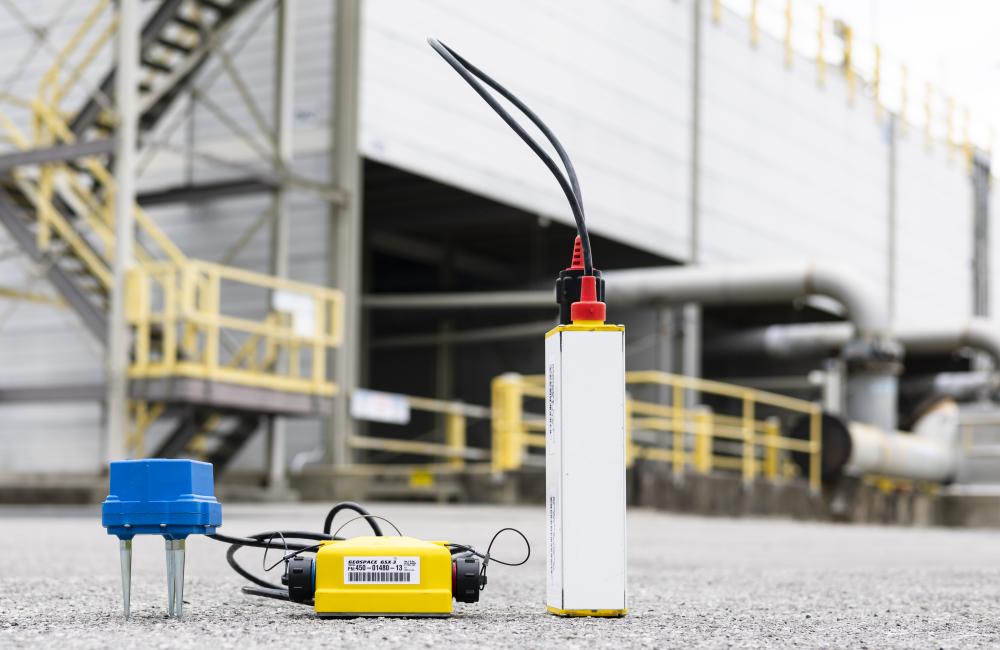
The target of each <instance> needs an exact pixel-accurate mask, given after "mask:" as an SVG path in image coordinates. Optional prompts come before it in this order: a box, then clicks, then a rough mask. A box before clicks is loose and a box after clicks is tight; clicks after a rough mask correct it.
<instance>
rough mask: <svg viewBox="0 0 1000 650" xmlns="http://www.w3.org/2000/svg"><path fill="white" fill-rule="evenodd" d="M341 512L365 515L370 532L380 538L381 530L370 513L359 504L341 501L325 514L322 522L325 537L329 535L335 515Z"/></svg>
mask: <svg viewBox="0 0 1000 650" xmlns="http://www.w3.org/2000/svg"><path fill="white" fill-rule="evenodd" d="M342 510H353V511H354V512H356V513H358V514H359V515H365V519H366V521H367V522H368V525H369V526H371V528H372V532H373V533H375V534H376V535H378V536H379V537H381V536H382V528H381V527H379V525H378V522H377V521H375V519H373V518H372V517H371V516H370V515H371V514H372V513H370V512H368V510H366V509H365V507H364V506H362V505H361V504H360V503H354V502H353V501H341V502H340V503H338V504H337V505H335V506H333V507H332V508H330V512H328V513H327V515H326V520H325V521H324V522H323V532H324V533H326V534H327V535H329V534H330V530H331V529H332V528H333V518H334V517H336V516H337V513H339V512H341V511H342Z"/></svg>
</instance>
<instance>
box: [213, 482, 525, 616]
mask: <svg viewBox="0 0 1000 650" xmlns="http://www.w3.org/2000/svg"><path fill="white" fill-rule="evenodd" d="M344 510H352V511H354V512H357V513H359V515H360V516H358V517H355V518H354V519H351V520H349V521H347V522H345V523H344V526H346V525H347V524H349V523H351V521H354V520H355V519H364V520H365V521H367V522H368V525H369V526H370V527H371V529H372V531H373V532H374V533H375V535H376V536H379V537H381V536H382V529H381V528H380V527H379V526H378V523H377V522H376V518H381V517H378V516H377V515H373V514H371V513H370V512H368V511H367V510H366V509H365V508H364V507H362V506H361V505H359V504H357V503H353V502H350V501H345V502H343V503H338V504H337V505H335V506H334V507H333V508H332V509H331V510H330V512H329V513H328V514H327V516H326V520H325V521H324V524H323V528H324V532H322V533H314V532H309V531H303V530H274V531H266V532H263V533H256V534H254V535H249V536H247V537H232V536H229V535H220V534H218V533H217V534H215V535H209V536H208V537H209V538H211V539H214V540H216V541H219V542H223V543H224V544H229V548H228V549H227V550H226V562H227V563H228V564H229V566H230V567H231V568H232V569H233V571H235V572H236V573H237V574H238V575H240V576H242V577H243V578H245V579H246V580H248V581H249V582H252V583H253V584H255V585H257V586H256V587H250V586H244V587H242V591H243V593H245V594H249V595H251V596H261V597H264V598H274V599H277V600H284V601H289V597H288V588H287V587H286V586H284V585H280V584H276V583H273V582H268V581H267V580H264V579H263V578H259V577H257V576H256V575H254V574H253V573H251V572H250V571H248V570H247V569H245V568H244V567H243V566H242V565H241V564H240V563H239V562H238V561H237V560H236V553H237V551H239V550H240V549H241V548H243V547H250V548H262V549H264V550H265V556H264V558H263V560H262V561H263V562H264V570H265V571H270V570H272V569H274V568H275V567H277V566H278V565H279V564H281V563H282V562H288V560H290V559H292V558H293V557H295V556H297V555H300V554H302V553H315V552H317V551H318V550H319V549H320V547H321V546H322V544H302V543H296V542H293V541H289V540H308V541H313V542H325V541H331V540H342V539H344V538H342V537H337V536H336V535H331V534H330V528H331V526H332V525H333V520H334V518H335V517H336V516H337V513H339V512H342V511H344ZM382 519H384V518H382ZM384 521H387V522H389V524H390V525H392V527H393V528H396V526H395V524H393V523H392V522H391V521H389V520H388V519H384ZM344 526H341V528H343V527H344ZM338 531H339V529H338ZM396 531H397V532H399V529H398V528H396ZM506 531H511V532H514V533H517V534H518V535H520V536H521V539H523V540H524V545H525V547H526V548H527V553H526V554H525V556H524V559H522V560H521V561H519V562H506V561H504V560H498V559H495V558H494V557H493V556H492V552H493V544H494V543H495V542H496V540H497V538H498V537H500V535H501V534H502V533H504V532H506ZM276 538H280V539H279V541H275V539H276ZM447 546H448V548H449V550H450V552H451V554H452V555H453V556H454V555H456V554H460V553H469V554H471V555H475V556H476V557H479V558H481V559H482V560H483V564H482V568H481V569H480V575H481V576H482V577H483V583H482V584H483V586H485V582H486V581H485V576H486V567H487V566H488V565H489V563H490V562H491V561H492V562H496V563H497V564H502V565H504V566H521V565H522V564H524V563H525V562H527V561H528V559H529V558H530V557H531V544H530V543H529V542H528V538H527V537H526V536H525V534H524V533H522V532H521V531H519V530H517V529H516V528H501V529H500V530H498V531H497V532H496V533H495V534H494V535H493V538H492V539H491V540H490V543H489V546H488V547H487V548H486V552H485V553H481V552H479V551H477V550H476V549H474V548H472V547H471V546H469V545H467V544H448V545H447ZM270 549H282V550H283V551H284V554H283V555H282V557H281V559H280V560H278V561H277V562H275V563H273V564H272V565H271V566H268V565H267V563H266V561H267V551H268V550H270ZM303 604H306V605H310V604H311V603H308V602H307V603H303Z"/></svg>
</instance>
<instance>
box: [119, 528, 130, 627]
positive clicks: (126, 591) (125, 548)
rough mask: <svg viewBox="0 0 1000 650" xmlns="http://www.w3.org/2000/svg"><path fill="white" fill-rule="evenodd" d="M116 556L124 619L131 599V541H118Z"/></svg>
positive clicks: (128, 610) (128, 611)
mask: <svg viewBox="0 0 1000 650" xmlns="http://www.w3.org/2000/svg"><path fill="white" fill-rule="evenodd" d="M118 556H119V559H120V560H121V565H122V605H123V606H124V612H125V618H128V617H129V613H130V611H131V609H130V601H131V599H132V540H130V539H119V540H118Z"/></svg>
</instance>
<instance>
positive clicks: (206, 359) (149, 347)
mask: <svg viewBox="0 0 1000 650" xmlns="http://www.w3.org/2000/svg"><path fill="white" fill-rule="evenodd" d="M224 286H225V287H226V290H225V291H224V289H223V287H224ZM248 289H249V290H257V291H258V292H259V293H260V294H261V295H260V300H259V301H257V303H258V304H266V300H267V293H269V292H270V293H278V292H281V293H284V294H290V295H293V296H295V297H296V298H297V299H300V300H301V301H302V302H303V304H304V305H306V306H308V307H309V309H307V310H306V312H307V313H306V314H304V315H303V314H299V315H297V317H298V318H311V322H306V323H301V322H296V321H295V320H294V319H293V318H285V317H279V316H277V315H275V314H273V313H272V314H269V315H268V316H266V317H265V318H264V320H263V321H261V320H257V319H250V318H245V317H241V316H238V315H236V314H235V313H227V310H226V309H224V307H223V300H222V296H223V294H224V293H228V292H229V291H232V292H233V293H234V294H237V295H240V294H243V295H245V294H246V293H247V291H248ZM126 295H127V300H126V304H127V306H128V309H127V313H128V319H129V323H130V325H131V326H132V327H133V329H134V331H135V335H136V336H135V358H134V361H133V363H132V366H131V368H130V370H129V376H130V377H132V378H134V379H139V378H152V377H168V376H184V377H192V378H197V379H207V380H212V381H225V382H230V383H236V384H243V385H248V386H257V387H265V388H272V389H276V390H282V391H290V392H300V393H309V394H313V395H333V394H334V392H335V390H336V387H335V386H334V384H333V382H332V381H330V380H329V379H328V373H327V369H326V359H327V352H328V351H329V350H330V349H332V348H334V347H337V346H338V345H340V342H341V336H342V333H341V330H340V327H341V319H340V313H341V310H342V297H341V294H340V292H339V291H337V290H334V289H327V288H324V287H318V286H314V285H309V284H304V283H300V282H293V281H291V280H286V279H282V278H277V277H274V276H269V275H263V274H260V273H254V272H251V271H245V270H243V269H236V268H232V267H227V266H222V265H219V264H213V263H210V262H202V261H198V260H188V261H186V262H185V263H184V264H183V265H177V264H174V263H171V262H150V263H147V264H144V265H141V266H139V267H136V268H134V269H132V270H131V271H130V274H129V278H128V287H127V292H126ZM224 335H229V336H231V337H232V338H233V339H235V340H237V341H239V347H238V348H237V349H236V350H235V351H234V352H232V353H228V354H227V353H226V351H225V350H224V345H223V336H224ZM277 359H280V362H276V360H277Z"/></svg>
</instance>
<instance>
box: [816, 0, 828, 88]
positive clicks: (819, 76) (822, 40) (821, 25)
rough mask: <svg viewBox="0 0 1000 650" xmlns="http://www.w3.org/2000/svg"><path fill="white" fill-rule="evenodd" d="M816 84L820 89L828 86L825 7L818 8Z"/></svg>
mask: <svg viewBox="0 0 1000 650" xmlns="http://www.w3.org/2000/svg"><path fill="white" fill-rule="evenodd" d="M816 25H817V26H816V83H818V84H819V86H820V88H823V87H825V86H826V58H825V56H826V52H824V50H825V49H826V48H825V44H826V9H825V8H824V7H823V5H819V6H817V7H816Z"/></svg>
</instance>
